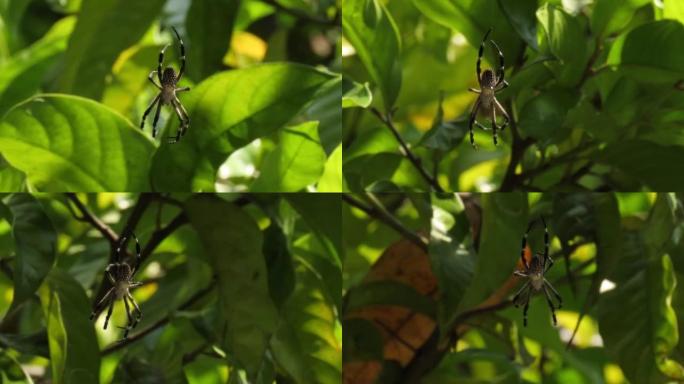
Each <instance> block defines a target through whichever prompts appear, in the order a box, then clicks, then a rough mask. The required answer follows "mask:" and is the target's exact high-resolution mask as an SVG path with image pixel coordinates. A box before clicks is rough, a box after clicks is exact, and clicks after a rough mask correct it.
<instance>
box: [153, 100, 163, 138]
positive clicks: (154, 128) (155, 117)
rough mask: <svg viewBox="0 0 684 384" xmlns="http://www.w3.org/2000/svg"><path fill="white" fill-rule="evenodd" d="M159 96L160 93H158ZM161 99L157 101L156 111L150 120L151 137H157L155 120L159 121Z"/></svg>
mask: <svg viewBox="0 0 684 384" xmlns="http://www.w3.org/2000/svg"><path fill="white" fill-rule="evenodd" d="M160 96H161V95H160ZM161 106H162V103H161V100H160V101H159V103H157V111H156V112H155V113H154V120H153V121H152V137H157V122H158V121H159V112H161Z"/></svg>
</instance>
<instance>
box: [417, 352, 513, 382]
mask: <svg viewBox="0 0 684 384" xmlns="http://www.w3.org/2000/svg"><path fill="white" fill-rule="evenodd" d="M480 362H486V363H488V364H487V365H486V366H487V367H488V369H490V371H489V372H488V375H489V376H488V380H487V381H488V382H492V383H518V382H521V381H520V372H519V369H520V367H519V366H518V365H517V364H516V363H515V362H513V361H511V358H510V357H509V356H507V355H506V354H504V353H501V352H498V351H492V350H486V349H474V348H469V349H466V350H463V351H459V352H451V353H448V354H447V355H446V356H445V357H444V359H442V361H441V362H440V363H439V366H437V367H436V368H435V369H434V370H432V371H431V372H429V373H428V374H427V375H426V376H425V377H424V378H423V380H421V383H423V384H456V383H463V382H470V379H471V377H472V376H471V375H470V374H468V373H465V372H464V370H463V369H462V367H464V366H471V367H475V366H476V365H478V364H483V363H480ZM483 366H484V365H483ZM490 366H491V368H490ZM491 370H493V372H492V371H491Z"/></svg>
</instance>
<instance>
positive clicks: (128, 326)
mask: <svg viewBox="0 0 684 384" xmlns="http://www.w3.org/2000/svg"><path fill="white" fill-rule="evenodd" d="M121 299H122V300H123V302H124V306H126V317H127V318H128V323H126V326H125V327H120V328H121V329H124V335H123V338H124V340H126V339H127V338H128V332H130V330H131V329H133V326H132V324H133V315H131V307H130V306H129V305H128V299H127V298H126V296H124V297H122V298H121Z"/></svg>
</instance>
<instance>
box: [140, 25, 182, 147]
mask: <svg viewBox="0 0 684 384" xmlns="http://www.w3.org/2000/svg"><path fill="white" fill-rule="evenodd" d="M171 29H173V32H174V33H175V34H176V37H177V38H178V42H179V43H180V52H181V58H180V60H181V67H180V71H179V72H178V75H176V72H175V71H174V70H173V68H171V67H166V68H164V71H163V72H162V64H163V63H164V51H166V48H168V47H169V45H170V44H167V45H166V46H165V47H164V48H163V49H162V50H161V52H159V63H158V64H157V69H156V70H155V71H152V72H150V74H149V76H147V78H148V79H149V80H150V82H152V84H154V86H155V87H157V88H159V94H157V96H156V97H155V98H154V100H152V102H151V103H150V105H149V106H147V109H145V112H144V113H143V118H142V121H141V122H140V129H143V128H144V127H145V118H147V115H148V114H149V113H150V111H151V110H152V107H154V105H155V104H156V105H157V111H156V112H155V114H154V121H153V122H152V137H156V136H157V121H158V120H159V111H161V106H162V105H164V104H169V105H171V106H172V107H173V109H174V111H176V115H178V118H179V119H180V126H179V127H178V132H177V134H176V136H169V142H170V143H171V144H173V143H177V142H178V141H180V138H181V136H183V135H185V132H186V131H187V130H188V126H189V125H190V117H189V116H188V112H187V111H186V110H185V107H183V104H181V102H180V100H178V97H177V96H176V93H177V92H185V91H189V90H190V87H183V88H178V87H176V85H177V84H178V82H179V81H180V79H181V77H183V72H184V71H185V46H183V40H182V39H181V38H180V35H179V34H178V31H176V28H174V27H171ZM155 73H156V74H157V78H158V79H159V84H157V83H155V82H154V78H153V77H154V74H155Z"/></svg>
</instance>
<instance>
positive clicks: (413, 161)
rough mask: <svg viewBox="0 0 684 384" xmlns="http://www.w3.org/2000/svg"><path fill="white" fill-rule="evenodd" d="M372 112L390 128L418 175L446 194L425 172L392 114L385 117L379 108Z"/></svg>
mask: <svg viewBox="0 0 684 384" xmlns="http://www.w3.org/2000/svg"><path fill="white" fill-rule="evenodd" d="M370 111H371V112H373V114H374V115H375V116H377V117H378V119H380V121H382V123H383V124H385V126H386V127H387V128H389V130H390V131H391V132H392V134H393V135H394V138H395V139H397V141H398V142H399V145H400V146H401V149H402V152H403V154H404V156H406V158H407V159H408V160H409V161H410V162H411V164H413V167H414V168H416V170H417V171H418V173H420V175H421V176H422V177H423V179H425V181H427V183H428V184H429V185H430V186H431V187H432V189H433V190H435V191H437V192H444V189H443V188H442V186H441V185H439V182H438V181H437V179H435V178H433V177H432V176H430V174H429V173H428V172H427V171H426V170H425V168H423V166H422V165H421V162H420V159H419V158H418V157H417V156H416V155H415V154H413V152H411V149H410V148H409V146H408V144H407V143H406V141H404V139H403V138H402V137H401V134H400V133H399V131H398V130H397V127H395V126H394V122H393V121H392V113H391V112H390V113H387V114H384V115H383V114H382V112H380V111H379V110H378V109H377V108H371V109H370Z"/></svg>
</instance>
